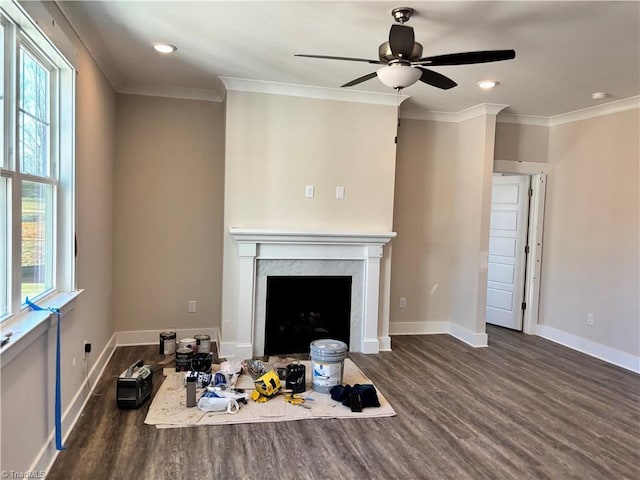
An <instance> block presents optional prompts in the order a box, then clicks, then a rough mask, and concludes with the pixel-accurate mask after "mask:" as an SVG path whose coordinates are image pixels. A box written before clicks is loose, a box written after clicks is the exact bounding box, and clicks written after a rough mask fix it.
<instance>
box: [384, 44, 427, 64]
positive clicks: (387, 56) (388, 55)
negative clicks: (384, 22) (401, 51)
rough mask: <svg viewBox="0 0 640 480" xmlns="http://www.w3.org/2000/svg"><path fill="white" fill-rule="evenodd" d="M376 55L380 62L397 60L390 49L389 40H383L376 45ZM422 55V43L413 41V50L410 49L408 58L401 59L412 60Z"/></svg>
mask: <svg viewBox="0 0 640 480" xmlns="http://www.w3.org/2000/svg"><path fill="white" fill-rule="evenodd" d="M378 57H379V58H380V61H381V62H387V63H388V62H390V61H392V60H397V59H398V57H397V56H395V55H394V54H393V52H392V51H391V46H390V45H389V42H384V43H383V44H381V45H380V46H379V47H378ZM420 57H422V45H421V44H419V43H418V42H413V50H411V55H410V56H409V58H404V59H403V60H407V61H409V62H413V61H415V60H418V59H419V58H420Z"/></svg>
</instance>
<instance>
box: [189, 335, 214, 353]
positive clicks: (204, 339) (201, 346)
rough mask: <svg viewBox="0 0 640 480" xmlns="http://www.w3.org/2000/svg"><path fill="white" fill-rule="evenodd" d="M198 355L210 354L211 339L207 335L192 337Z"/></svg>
mask: <svg viewBox="0 0 640 480" xmlns="http://www.w3.org/2000/svg"><path fill="white" fill-rule="evenodd" d="M193 338H195V340H196V349H197V352H198V353H211V337H210V336H209V335H194V336H193Z"/></svg>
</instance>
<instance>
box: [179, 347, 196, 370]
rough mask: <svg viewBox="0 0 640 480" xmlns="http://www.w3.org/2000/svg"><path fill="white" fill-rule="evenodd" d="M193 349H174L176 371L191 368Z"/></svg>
mask: <svg viewBox="0 0 640 480" xmlns="http://www.w3.org/2000/svg"><path fill="white" fill-rule="evenodd" d="M192 358H193V351H192V350H191V349H190V348H186V347H183V348H179V349H178V350H176V372H186V371H188V370H191V359H192Z"/></svg>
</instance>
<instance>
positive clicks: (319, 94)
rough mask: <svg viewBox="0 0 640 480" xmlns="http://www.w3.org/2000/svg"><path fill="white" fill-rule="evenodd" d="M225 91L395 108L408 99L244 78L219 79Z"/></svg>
mask: <svg viewBox="0 0 640 480" xmlns="http://www.w3.org/2000/svg"><path fill="white" fill-rule="evenodd" d="M220 80H221V81H222V83H223V84H224V86H225V88H226V89H227V90H232V91H239V92H252V93H268V94H271V95H286V96H290V97H305V98H317V99H322V100H337V101H340V102H354V103H369V104H374V105H389V106H393V107H395V106H397V105H398V102H400V103H402V102H403V101H405V100H406V99H408V98H410V97H409V96H408V95H399V96H398V95H396V94H395V93H378V92H362V91H359V90H345V89H342V88H327V87H316V86H311V85H297V84H294V83H278V82H266V81H262V80H248V79H245V78H234V77H220Z"/></svg>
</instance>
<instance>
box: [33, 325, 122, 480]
mask: <svg viewBox="0 0 640 480" xmlns="http://www.w3.org/2000/svg"><path fill="white" fill-rule="evenodd" d="M115 349H116V343H115V334H113V335H112V336H111V338H110V339H109V341H108V342H107V344H106V345H105V347H104V348H103V349H102V352H100V355H99V356H98V358H97V359H96V361H95V362H94V364H93V367H91V370H90V371H89V373H88V374H87V377H88V378H85V379H84V381H83V382H82V384H81V385H80V388H79V389H78V391H77V392H76V394H75V395H74V397H73V400H71V403H70V404H69V406H68V407H67V409H66V410H65V411H64V413H63V415H62V432H63V442H62V443H63V444H64V443H65V442H66V440H67V439H68V438H69V435H70V434H71V432H72V431H73V428H74V427H75V425H76V423H77V422H78V419H79V418H80V415H81V414H82V411H83V410H84V408H85V406H86V405H87V402H88V401H89V399H90V398H91V395H92V394H93V391H94V390H95V388H96V385H97V384H98V380H99V379H100V377H101V376H102V373H103V372H104V369H105V368H106V366H107V364H108V363H109V360H110V359H111V356H112V355H113V352H115ZM87 387H89V391H88V393H86V389H87ZM54 435H55V431H52V432H51V434H50V435H49V438H48V439H47V443H46V444H45V445H44V446H43V447H42V449H41V450H40V452H38V456H37V458H36V460H35V462H34V463H33V465H31V467H29V471H31V472H41V471H44V472H49V471H51V467H52V466H53V463H54V462H55V461H56V458H57V457H58V453H60V452H58V451H57V450H56V449H55V445H54V442H53V437H54Z"/></svg>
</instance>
